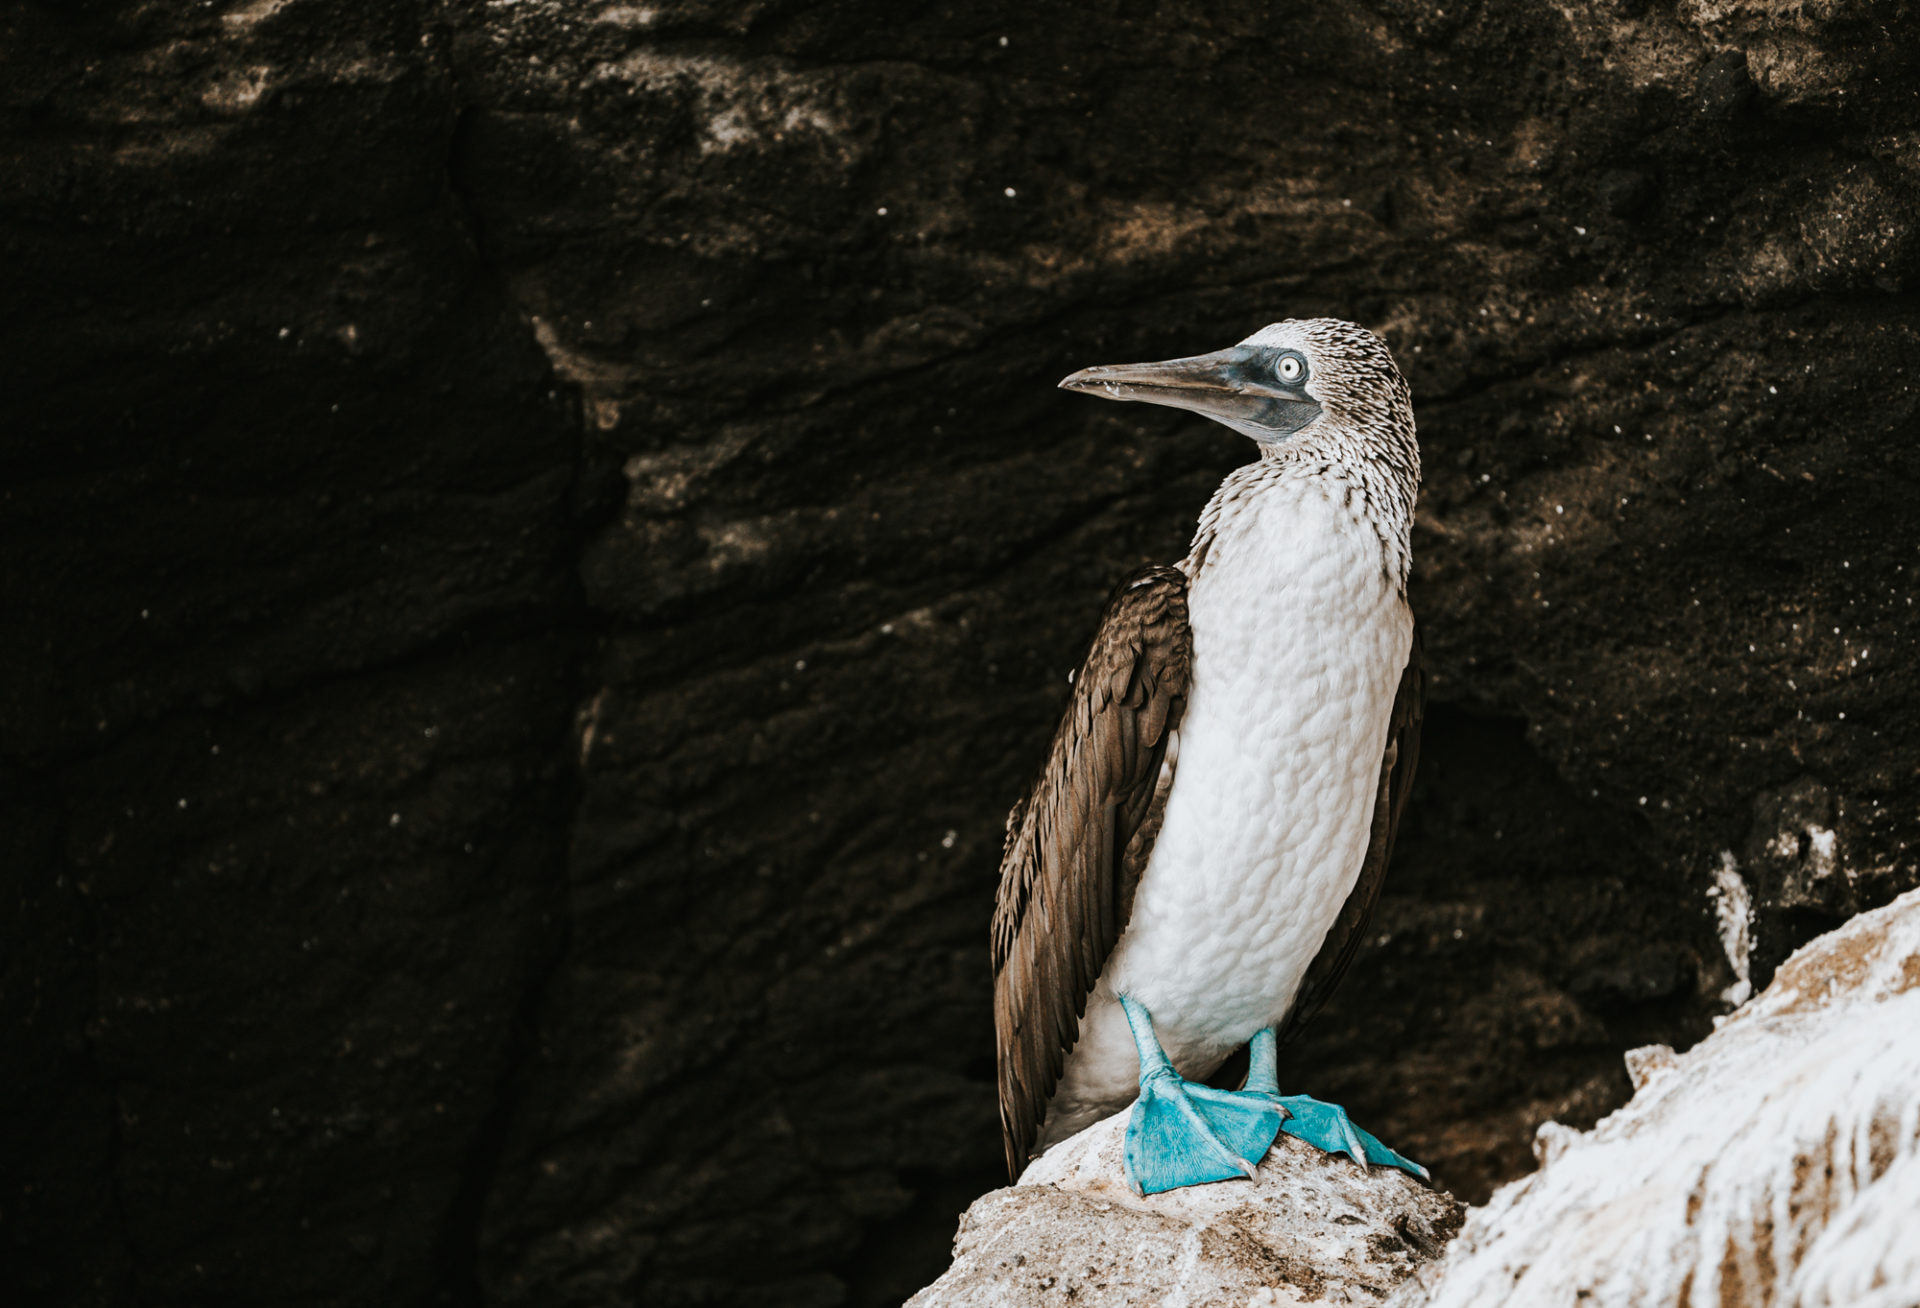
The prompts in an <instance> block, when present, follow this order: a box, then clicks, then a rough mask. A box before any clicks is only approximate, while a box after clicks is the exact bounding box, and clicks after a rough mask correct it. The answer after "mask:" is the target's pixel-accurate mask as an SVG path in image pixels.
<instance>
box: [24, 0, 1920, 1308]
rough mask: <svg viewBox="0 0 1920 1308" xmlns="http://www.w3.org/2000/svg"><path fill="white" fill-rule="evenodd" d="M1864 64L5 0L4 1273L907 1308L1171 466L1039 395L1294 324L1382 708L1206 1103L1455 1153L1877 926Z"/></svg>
mask: <svg viewBox="0 0 1920 1308" xmlns="http://www.w3.org/2000/svg"><path fill="white" fill-rule="evenodd" d="M1911 22H1912V20H1911V17H1910V15H1909V14H1908V11H1907V9H1906V8H1905V7H1904V6H1903V5H1902V4H1900V3H1897V2H1896V0H1833V2H1832V3H1823V4H1820V5H1815V6H1797V7H1796V6H1784V7H1783V6H1778V5H1771V4H1761V3H1751V2H1748V0H1731V2H1728V3H1701V2H1697V0H1681V2H1680V3H1676V4H1671V5H1667V4H1660V5H1649V4H1644V3H1638V2H1637V0H1619V2H1609V3H1603V4H1599V5H1596V6H1574V7H1570V8H1565V9H1556V8H1554V7H1551V6H1549V7H1544V8H1543V7H1541V6H1538V5H1532V4H1526V3H1522V2H1521V0H1490V2H1489V3H1486V4H1480V5H1459V6H1455V5H1446V6H1442V7H1438V8H1436V7H1435V6H1433V5H1426V4H1421V5H1415V4H1408V3H1404V2H1403V0H1375V2H1373V3H1367V4H1360V5H1335V6H1304V7H1303V6H1275V5H1271V4H1268V3H1265V2H1264V0H1260V2H1256V0H1223V2H1222V3H1213V4H1208V5H1206V6H1198V7H1196V6H1161V7H1158V8H1156V7H1152V6H1140V5H1127V4H1114V3H1094V4H1090V5H1086V6H1076V7H1071V8H1052V7H1047V6H1033V5H1030V4H1010V3H1002V2H1000V0H982V2H981V3H972V4H965V5H938V4H935V5H920V6H907V7H903V6H901V5H899V4H897V3H894V2H893V0H835V2H833V3H824V2H821V0H751V2H748V3H740V2H739V0H730V2H728V3H720V2H719V0H651V2H650V3H645V4H624V3H603V2H601V0H593V2H589V0H518V2H517V3H506V2H504V0H501V2H490V3H482V2H481V0H377V2H372V3H367V4H361V5H355V6H351V7H347V8H342V7H341V6H334V5H325V4H321V3H319V2H318V0H213V2H212V3H206V4H194V5H183V4H168V3H161V2H159V0H57V2H56V0H22V2H21V3H16V4H14V5H11V6H8V7H6V8H5V9H4V10H3V11H0V74H4V75H0V151H3V153H0V251H3V252H4V253H5V255H6V257H5V259H4V260H0V295H3V296H4V302H5V303H6V304H7V305H8V307H9V312H8V313H7V314H6V315H5V320H4V322H0V373H3V374H4V375H3V376H0V407H3V408H4V417H5V419H6V423H5V427H6V431H7V433H8V440H7V442H6V443H5V448H4V450H0V608H3V609H4V612H5V613H6V614H7V621H6V622H5V623H0V781H3V782H4V784H3V785H0V842H4V846H3V847H4V849H5V850H6V852H7V857H6V858H4V859H0V882H3V885H0V905H4V911H3V912H0V1066H4V1067H6V1068H8V1069H15V1068H18V1069H23V1070H21V1071H20V1072H19V1073H18V1074H15V1075H9V1076H7V1077H4V1078H0V1115H3V1116H4V1119H5V1120H6V1121H8V1122H9V1123H12V1124H14V1126H15V1128H16V1129H13V1130H10V1131H8V1132H5V1133H0V1178H4V1184H5V1186H6V1187H7V1188H6V1189H5V1190H4V1191H3V1192H0V1242H3V1247H0V1263H4V1264H5V1265H6V1266H7V1267H8V1268H9V1269H12V1270H13V1271H14V1272H15V1275H16V1279H17V1281H18V1283H19V1284H20V1286H21V1287H23V1288H22V1290H21V1294H22V1295H23V1297H25V1298H27V1299H29V1300H39V1301H45V1302H52V1303H59V1304H99V1305H116V1306H117V1305H120V1304H128V1303H132V1302H135V1301H136V1300H138V1301H141V1302H163V1303H171V1302H194V1303H200V1302H231V1303H243V1302H247V1303H250V1302H264V1301H269V1300H273V1299H275V1298H276V1297H277V1298H283V1299H287V1300H299V1301H303V1302H328V1303H341V1304H380V1305H389V1304H394V1303H414V1302H428V1301H436V1302H437V1301H441V1300H452V1301H456V1302H461V1303H467V1304H474V1303H479V1302H481V1301H482V1300H485V1301H487V1302H491V1303H494V1304H498V1305H502V1306H503V1308H512V1306H516V1305H522V1304H537V1305H540V1306H541V1308H570V1306H572V1305H582V1306H585V1305H593V1306H595V1308H597V1306H598V1305H603V1304H618V1303H626V1302H633V1301H640V1302H645V1303H648V1304H650V1305H651V1304H661V1305H669V1306H671V1305H676V1304H691V1303H700V1304H703V1305H711V1304H736V1303H737V1304H753V1305H756V1306H757V1305H759V1304H763V1303H767V1302H774V1301H778V1302H782V1303H791V1304H800V1305H807V1304H817V1305H829V1304H836V1303H850V1304H854V1305H880V1304H886V1303H890V1302H893V1301H897V1300H898V1299H900V1298H901V1297H903V1296H904V1295H905V1294H906V1293H909V1292H911V1291H912V1290H913V1289H914V1288H916V1287H918V1286H920V1285H923V1284H924V1283H925V1282H926V1280H927V1278H928V1277H929V1276H930V1275H931V1274H932V1272H933V1271H934V1270H936V1269H937V1268H938V1267H939V1266H940V1265H942V1263H943V1262H944V1259H945V1257H946V1246H947V1240H948V1236H949V1235H950V1233H951V1230H952V1220H953V1216H954V1214H956V1213H958V1212H959V1211H960V1210H961V1209H963V1208H964V1207H965V1206H966V1204H967V1203H968V1202H969V1201H970V1200H971V1199H973V1198H974V1197H975V1196H976V1195H977V1194H979V1193H981V1192H982V1191H984V1190H986V1189H988V1188H990V1187H992V1186H994V1185H996V1184H999V1183H1000V1182H1001V1181H1002V1180H1003V1179H1004V1178H1003V1177H1002V1176H1000V1175H999V1172H998V1161H997V1159H998V1149H999V1146H998V1142H997V1132H996V1124H995V1114H994V1107H993V1086H992V1070H991V1053H992V1046H991V1036H990V1029H991V1026H990V1016H989V996H990V984H989V980H988V977H987V975H986V957H985V946H984V925H983V924H984V923H985V921H986V918H987V913H988V908H989V905H990V902H991V894H992V884H991V883H992V873H993V866H994V863H995V857H996V854H997V850H998V842H999V830H1000V826H999V824H1000V819H1001V816H1002V814H1004V812H1005V809H1006V806H1007V804H1008V803H1009V801H1010V800H1011V799H1012V797H1013V796H1014V794H1015V793H1016V791H1017V790H1018V789H1019V787H1020V786H1021V785H1022V784H1023V782H1024V781H1025V780H1026V778H1027V775H1028V773H1029V770H1030V769H1031V768H1032V766H1033V764H1034V760H1035V759H1037V758H1038V756H1039V752H1040V749H1041V747H1042V745H1043V743H1044V740H1045V738H1046V734H1047V732H1048V731H1049V730H1050V729H1051V725H1052V718H1053V715H1054V713H1055V712H1056V711H1057V709H1058V707H1059V705H1060V703H1061V700H1062V698H1063V696H1064V694H1065V691H1066V683H1065V673H1066V671H1067V669H1068V668H1070V667H1071V666H1073V664H1074V661H1075V659H1076V657H1077V655H1078V653H1079V650H1080V647H1081V645H1082V643H1083V642H1084V640H1085V638H1086V635H1087V629H1088V624H1089V623H1090V622H1091V621H1092V619H1093V617H1094V614H1095V613H1096V611H1097V609H1098V607H1099V604H1100V602H1101V599H1102V597H1103V594H1104V592H1105V590H1106V588H1107V587H1108V585H1110V584H1111V583H1112V582H1113V581H1114V580H1116V579H1117V578H1118V577H1119V576H1121V575H1122V574H1124V573H1125V572H1126V571H1128V570H1129V569H1131V568H1133V567H1135V566H1136V565H1138V564H1139V563H1141V562H1144V561H1148V560H1165V559H1168V558H1172V557H1177V556H1178V554H1179V553H1180V552H1181V551H1182V549H1183V548H1184V545H1185V537H1186V534H1187V532H1188V530H1189V527H1190V524H1191V522H1192V519H1193V515H1194V513H1195V511H1196V510H1197V509H1198V507H1199V505H1200V504H1201V502H1202V501H1203V500H1204V498H1205V496H1206V494H1207V493H1208V491H1209V490H1210V489H1211V487H1212V485H1213V484H1214V483H1215V482H1216V481H1217V479H1218V478H1219V476H1220V475H1221V474H1223V473H1224V472H1225V471H1226V470H1227V469H1228V468H1229V467H1230V466H1232V465H1233V464H1234V463H1236V462H1238V461H1240V460H1241V459H1243V458H1244V457H1246V452H1245V449H1244V447H1243V445H1242V444H1241V443H1240V442H1239V440H1238V438H1236V437H1233V436H1231V435H1230V434H1228V433H1226V432H1224V431H1220V430H1217V429H1212V428H1209V427H1207V426H1205V425H1203V424H1199V423H1195V422H1189V421H1185V420H1183V419H1182V418H1180V417H1179V416H1178V415H1175V414H1169V413H1155V412H1151V411H1145V410H1142V409H1140V407H1139V406H1116V405H1100V404H1095V403H1092V402H1090V401H1087V400H1085V399H1082V398H1079V397H1074V396H1067V395H1061V394H1058V393H1056V392H1054V391H1053V389H1052V387H1051V383H1052V382H1053V380H1054V379H1056V378H1058V377H1059V376H1061V375H1063V374H1065V373H1066V372H1068V371H1070V370H1071V369H1073V368H1076V367H1080V366H1082V365H1086V364H1090V363H1100V362H1111V361H1119V360H1126V359H1138V358H1153V357H1165V356H1167V355H1171V354H1176V353H1186V352H1191V351H1192V350H1195V349H1204V348H1212V347H1214V346H1217V345H1220V344H1224V343H1225V342H1226V341H1228V340H1231V339H1234V338H1236V337H1237V336H1239V335H1241V334H1242V333H1244V332H1246V331H1247V330H1250V329H1252V328H1254V327H1257V326H1259V325H1260V324H1262V323H1264V322H1266V321H1268V320H1270V319H1272V318H1276V317H1280V316H1285V315H1288V314H1298V313H1323V312H1324V313H1337V314H1340V315H1342V316H1346V317H1352V318H1357V319H1359V320H1361V321H1364V322H1366V323H1368V324H1370V325H1372V326H1375V327H1377V328H1378V329H1379V330H1381V331H1382V332H1383V333H1385V335H1386V337H1387V339H1388V340H1389V342H1390V343H1391V344H1392V346H1393V348H1394V349H1395V351H1396V352H1397V355H1398V357H1399V358H1400V359H1401V361H1402V362H1403V364H1404V365H1405V367H1406V369H1407V372H1408V375H1409V377H1410V380H1411V382H1412V385H1413V388H1414V393H1415V397H1416V403H1417V407H1418V412H1419V417H1420V423H1421V432H1422V438H1423V441H1424V444H1425V449H1426V456H1427V491H1426V495H1425V498H1424V499H1423V502H1422V510H1421V517H1420V523H1419V528H1418V536H1417V539H1416V549H1417V552H1418V559H1419V563H1418V572H1417V575H1416V579H1415V595H1414V602H1415V606H1416V609H1417V610H1418V611H1419V612H1420V613H1421V614H1422V616H1423V618H1424V620H1425V622H1426V624H1427V648H1428V651H1429V654H1430V656H1431V657H1432V659H1433V661H1434V667H1435V681H1434V686H1435V693H1436V695H1437V697H1438V699H1439V702H1438V703H1437V704H1436V705H1435V707H1434V708H1433V710H1432V712H1431V714H1430V716H1429V735H1428V741H1427V746H1426V750H1425V754H1424V759H1425V762H1424V765H1423V776H1422V779H1421V782H1420V785H1419V789H1418V792H1417V794H1416V796H1415V800H1414V808H1413V810H1412V812H1411V813H1410V815H1409V818H1408V823H1407V827H1406V830H1405V834H1404V836H1403V839H1402V843H1401V847H1400V853H1399V862H1398V865H1397V866H1396V868H1395V870H1394V873H1393V875H1392V876H1391V877H1390V879H1389V888H1388V897H1387V899H1386V901H1385V902H1384V903H1383V906H1382V911H1381V917H1380V921H1379V931H1378V932H1377V934H1376V935H1375V936H1374V938H1373V939H1372V940H1371V941H1370V942H1369V944H1368V945H1367V947H1366V949H1365V950H1364V951H1363V953H1362V955H1361V957H1360V958H1359V959H1358V960H1357V962H1356V964H1355V967H1354V969H1353V971H1352V973H1351V976H1350V980H1349V982H1348V984H1347V985H1346V987H1345V988H1344V989H1343V991H1342V992H1341V994H1340V996H1339V997H1338V998H1337V1000H1336V1002H1335V1004H1334V1006H1333V1007H1332V1008H1330V1009H1329V1010H1328V1012H1327V1013H1326V1014H1325V1016H1324V1017H1323V1018H1322V1020H1321V1022H1320V1023H1319V1024H1318V1026H1317V1027H1316V1029H1315V1031H1314V1032H1312V1033H1310V1035H1309V1038H1308V1039H1307V1040H1306V1041H1305V1042H1303V1043H1302V1044H1301V1045H1299V1046H1297V1047H1296V1048H1295V1049H1294V1050H1292V1051H1290V1052H1291V1065H1290V1067H1289V1068H1288V1071H1287V1079H1288V1082H1289V1085H1290V1086H1298V1088H1300V1089H1302V1090H1307V1091H1312V1092H1314V1093H1317V1094H1320V1095H1321V1096H1322V1097H1324V1098H1328V1099H1333V1100H1337V1101H1340V1102H1344V1103H1346V1104H1348V1105H1349V1106H1350V1107H1351V1108H1353V1109H1354V1111H1355V1112H1356V1114H1357V1115H1359V1116H1360V1117H1361V1118H1362V1119H1363V1120H1365V1121H1367V1122H1368V1123H1369V1124H1370V1125H1371V1126H1373V1127H1376V1128H1377V1129H1378V1130H1379V1131H1380V1132H1381V1133H1382V1134H1383V1135H1386V1136H1388V1137H1389V1138H1391V1139H1393V1140H1394V1141H1395V1142H1396V1144H1400V1145H1403V1146H1404V1147H1406V1148H1407V1149H1408V1150H1409V1151H1410V1152H1411V1153H1413V1154H1414V1155H1415V1156H1417V1157H1420V1158H1422V1159H1423V1160H1424V1161H1428V1162H1430V1163H1431V1164H1433V1165H1434V1166H1435V1169H1436V1173H1437V1174H1438V1175H1439V1177H1440V1178H1441V1179H1442V1180H1443V1181H1444V1182H1445V1183H1446V1184H1448V1185H1449V1186H1451V1187H1452V1188H1454V1189H1455V1190H1456V1191H1457V1192H1459V1193H1461V1194H1462V1195H1464V1196H1468V1197H1481V1196H1484V1195H1485V1194H1486V1193H1488V1192H1489V1191H1490V1190H1491V1188H1492V1186H1493V1185H1494V1184H1495V1183H1496V1182H1498V1181H1501V1180H1505V1179H1508V1178H1510V1177H1512V1176H1515V1175H1518V1174H1519V1173H1521V1172H1523V1171H1525V1170H1526V1169H1527V1168H1529V1167H1530V1166H1531V1165H1532V1159H1531V1154H1530V1152H1529V1146H1528V1142H1529V1140H1530V1139H1531V1135H1532V1132H1533V1129H1534V1128H1535V1127H1536V1126H1537V1125H1538V1124H1539V1123H1541V1122H1543V1121H1546V1120H1549V1119H1554V1120H1559V1121H1563V1122H1570V1123H1574V1124H1583V1123H1587V1122H1591V1121H1593V1120H1595V1119H1596V1118H1598V1117H1599V1116H1600V1115H1602V1114H1604V1113H1605V1112H1606V1111H1608V1110H1609V1109H1610V1108H1612V1107H1615V1106H1617V1105H1618V1104H1619V1103H1621V1102H1623V1101H1624V1099H1625V1098H1626V1097H1627V1095H1628V1093H1629V1092H1630V1085H1629V1083H1628V1081H1627V1079H1626V1077H1625V1076H1624V1075H1623V1074H1622V1072H1621V1071H1620V1062H1619V1055H1620V1052H1621V1051H1622V1050H1624V1049H1626V1048H1629V1047H1633V1046H1643V1045H1648V1044H1651V1043H1656V1042H1658V1043H1667V1044H1673V1045H1684V1044H1686V1043H1688V1042H1689V1041H1691V1040H1693V1039H1697V1038H1698V1037H1699V1036H1701V1035H1703V1034H1705V1032H1706V1031H1707V1030H1708V1029H1709V1023H1710V1020H1711V1017H1712V1016H1713V1015H1714V1014H1715V1013H1716V1012H1718V1011H1720V1010H1721V1009H1722V1008H1723V1007H1724V1001H1723V999H1722V996H1723V995H1726V994H1728V993H1729V992H1730V991H1733V990H1736V989H1737V987H1738V986H1739V984H1740V982H1741V979H1742V976H1743V975H1744V977H1745V978H1746V980H1747V983H1748V984H1749V985H1750V986H1763V985H1764V984H1765V983H1766V981H1767V978H1768V977H1769V976H1770V974H1771V972H1772V969H1773V968H1774V966H1776V965H1777V964H1778V962H1779V961H1780V960H1781V959H1783V958H1785V957H1786V955H1787V954H1788V953H1789V952H1790V951H1791V949H1792V948H1793V946H1794V945H1796V944H1798V943H1800V942H1802V941H1804V940H1806V939H1808V938H1810V937H1811V936H1813V935H1816V934H1818V933H1819V932H1821V931H1824V930H1827V929H1829V928H1830V927H1832V926H1833V925H1835V924H1836V923H1838V922H1839V921H1841V920H1842V919H1844V918H1845V917H1846V916H1847V915H1848V914H1851V913H1853V912H1856V911H1858V910H1859V909H1861V908H1866V907H1872V906H1874V905H1876V904H1881V903H1884V902H1886V901H1887V900H1888V899H1890V898H1891V897H1892V896H1893V895H1894V894H1896V893H1898V892H1899V891H1901V890H1904V889H1906V888H1909V887H1911V886H1913V885H1914V884H1915V883H1916V880H1920V869H1916V863H1915V855H1914V852H1913V851H1914V849H1915V848H1916V846H1920V820H1916V818H1915V816H1914V813H1913V809H1912V806H1911V804H1910V803H1909V802H1908V800H1909V796H1908V795H1907V793H1906V792H1907V789H1908V787H1909V785H1910V781H1911V778H1912V777H1913V776H1914V775H1915V774H1916V772H1917V771H1920V738H1917V737H1916V736H1915V734H1914V733H1913V732H1912V731H1910V730H1908V729H1907V728H1906V727H1905V725H1904V724H1906V723H1909V722H1911V721H1913V720H1914V719H1915V716H1916V713H1920V664H1916V662H1915V661H1914V660H1913V659H1912V658H1911V657H1908V654H1909V652H1910V651H1911V650H1912V649H1913V648H1914V645H1915V642H1916V640H1920V613H1917V612H1916V609H1915V607H1914V605H1913V603H1912V602H1911V601H1912V600H1913V598H1914V586H1913V580H1914V578H1913V569H1914V567H1915V566H1916V565H1915V562H1914V560H1915V557H1916V545H1920V519H1916V517H1915V515H1914V514H1912V512H1911V511H1910V509H1911V505H1912V503H1913V502H1914V499H1915V495H1916V482H1920V448H1917V447H1916V446H1915V444H1914V442H1913V440H1912V438H1911V433H1912V431H1913V430H1914V429H1915V425H1916V421H1917V420H1920V392H1916V390H1915V389H1914V388H1913V387H1912V386H1911V378H1912V377H1913V376H1914V375H1915V374H1916V373H1920V310H1917V309H1916V304H1915V300H1914V294H1913V293H1914V291H1915V290H1916V289H1917V288H1920V222H1917V221H1916V220H1915V219H1916V213H1920V154H1916V147H1915V142H1916V141H1917V140H1920V95H1916V92H1920V56H1916V53H1915V52H1916V51H1920V42H1915V41H1913V40H1911V39H1906V38H1907V35H1908V31H1909V29H1910V27H1911ZM215 747H218V749H219V751H220V752H219V753H218V754H215V753H214V752H213V751H214V749H215ZM1715 895H1718V898H1715V897H1714V896H1715ZM1741 900H1744V902H1745V903H1746V904H1747V905H1749V906H1750V909H1751V922H1750V924H1749V922H1748V913H1747V912H1746V911H1737V912H1736V911H1735V908H1734V906H1735V905H1736V902H1737V901H1741ZM1748 925H1750V926H1751V930H1750V931H1748V930H1745V929H1744V928H1746V927H1747V926H1748ZM1723 928H1724V929H1723Z"/></svg>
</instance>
